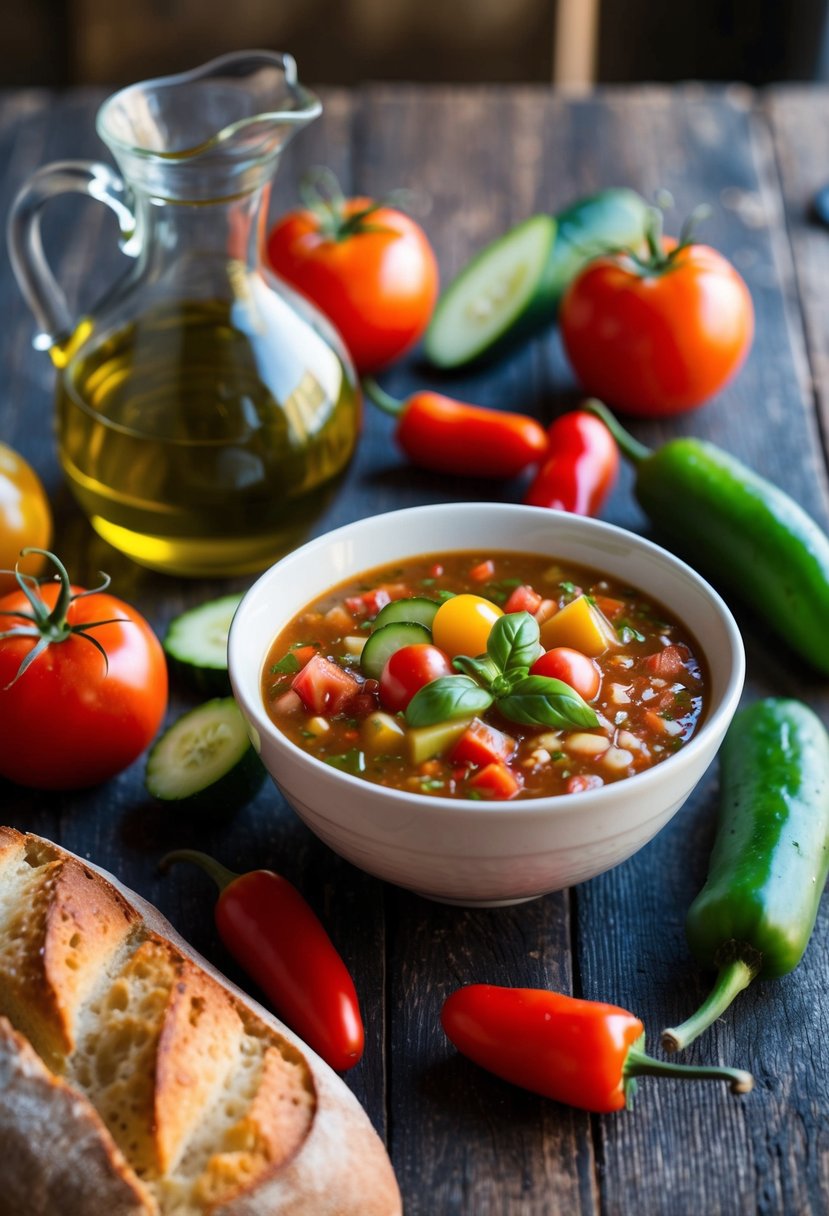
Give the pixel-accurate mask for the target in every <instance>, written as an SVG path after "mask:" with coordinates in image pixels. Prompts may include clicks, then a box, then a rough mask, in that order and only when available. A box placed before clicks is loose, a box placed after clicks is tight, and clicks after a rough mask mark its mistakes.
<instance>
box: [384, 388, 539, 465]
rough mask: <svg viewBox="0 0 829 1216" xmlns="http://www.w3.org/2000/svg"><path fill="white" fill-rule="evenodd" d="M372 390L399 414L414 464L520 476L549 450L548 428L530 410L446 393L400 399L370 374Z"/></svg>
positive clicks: (399, 433) (400, 434) (402, 439)
mask: <svg viewBox="0 0 829 1216" xmlns="http://www.w3.org/2000/svg"><path fill="white" fill-rule="evenodd" d="M363 389H364V391H365V393H366V396H367V397H369V398H370V400H371V401H373V402H374V404H375V405H376V406H378V407H379V408H380V409H381V410H383V411H384V412H385V413H387V414H391V415H392V416H393V417H395V418H397V429H396V431H395V437H396V439H397V442H398V444H399V445H400V447H401V448H402V450H403V452H405V454H406V456H408V458H409V460H410V461H411V462H412V464H416V465H418V466H419V467H420V468H422V469H431V470H432V471H433V472H435V473H452V474H455V475H457V476H464V477H498V478H500V477H514V476H515V475H516V473H520V472H521V470H522V469H525V468H527V466H528V465H531V464H536V463H537V462H538V461H539V460H540V459H541V458H542V456H543V455H544V453H545V452H546V451H547V443H548V441H547V436H546V434H545V431H544V428H543V427H542V426H541V424H540V423H539V422H536V420H535V419H534V418H530V417H529V415H527V414H516V413H509V412H507V411H506V410H494V409H488V408H487V407H486V406H483V405H467V404H466V403H465V402H463V401H455V400H454V399H453V398H452V397H444V396H442V395H441V394H440V393H432V392H421V393H413V394H412V396H411V397H409V398H408V399H407V400H406V401H397V400H396V399H395V398H394V397H391V396H389V394H388V393H386V392H384V391H383V389H381V388H380V385H379V384H377V383H376V381H374V380H372V379H371V378H369V377H366V378H365V379H364V380H363Z"/></svg>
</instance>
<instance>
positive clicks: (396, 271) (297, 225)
mask: <svg viewBox="0 0 829 1216" xmlns="http://www.w3.org/2000/svg"><path fill="white" fill-rule="evenodd" d="M268 256H269V258H270V261H271V265H272V266H273V268H274V270H275V271H276V273H277V274H279V275H281V276H282V277H283V278H284V279H287V280H288V282H289V283H291V284H292V285H293V286H294V287H296V288H297V289H298V290H299V291H300V292H302V294H303V295H305V296H307V297H308V298H309V299H310V300H311V301H312V302H313V303H314V304H316V305H317V307H318V308H319V309H321V311H322V312H324V313H325V315H326V316H327V317H328V318H329V320H330V321H332V322H333V323H334V325H335V326H336V328H337V329H338V330H339V332H340V334H341V335H342V338H343V341H344V342H345V344H346V346H347V347H348V350H349V352H350V354H351V357H352V359H353V360H354V363H355V366H356V368H357V370H358V371H359V372H360V373H361V374H362V373H365V372H370V371H376V370H377V369H378V368H380V367H384V366H385V365H386V364H388V363H391V362H392V360H393V359H396V358H397V357H398V356H399V355H401V354H402V353H403V352H404V351H405V350H407V349H408V348H409V347H410V346H412V345H413V344H414V343H415V342H416V341H417V340H418V338H419V337H420V336H421V334H422V333H423V331H424V330H425V329H426V326H427V325H428V323H429V320H430V318H431V315H432V310H433V308H434V306H435V301H436V299H437V293H438V266H437V260H436V258H435V254H434V251H433V250H432V247H431V245H430V243H429V241H428V239H427V237H426V234H425V233H424V231H423V229H422V228H421V227H420V226H419V224H417V223H415V221H414V220H413V219H411V218H410V217H409V216H408V215H406V214H405V213H404V212H402V211H399V210H397V209H396V208H394V207H387V206H383V205H382V204H381V203H376V202H374V201H372V200H371V199H368V198H349V199H346V198H344V197H343V196H342V194H341V192H340V191H339V187H336V188H335V191H334V193H333V195H329V197H319V196H318V197H317V198H316V199H315V201H314V203H313V205H312V206H310V207H308V208H307V209H304V210H297V211H291V212H289V213H288V214H287V215H285V216H283V217H282V219H281V220H279V222H278V223H277V224H276V225H275V227H274V228H273V229H272V230H271V233H270V235H269V237H268Z"/></svg>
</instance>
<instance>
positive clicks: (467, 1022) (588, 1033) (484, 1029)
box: [441, 984, 754, 1114]
mask: <svg viewBox="0 0 829 1216" xmlns="http://www.w3.org/2000/svg"><path fill="white" fill-rule="evenodd" d="M441 1022H442V1023H443V1029H444V1030H445V1031H446V1034H447V1036H448V1037H449V1039H450V1040H451V1041H452V1043H454V1045H455V1047H457V1049H458V1051H460V1052H462V1053H463V1055H465V1056H468V1057H469V1058H470V1060H474V1062H475V1063H476V1064H480V1065H481V1067H482V1068H486V1069H488V1070H489V1071H490V1072H493V1073H495V1074H496V1076H499V1077H502V1078H503V1079H504V1080H505V1081H511V1082H512V1083H513V1084H514V1085H520V1086H522V1087H523V1088H524V1089H529V1090H532V1092H533V1093H537V1094H542V1095H543V1096H544V1097H546V1098H554V1099H555V1100H556V1101H557V1102H566V1103H568V1104H569V1105H570V1106H578V1107H580V1108H581V1109H582V1110H590V1111H596V1112H597V1113H599V1114H606V1113H608V1112H609V1111H614V1110H621V1109H622V1107H623V1106H625V1104H626V1103H627V1104H628V1105H632V1099H633V1094H634V1092H635V1089H636V1080H635V1078H636V1077H637V1076H641V1075H645V1074H647V1075H651V1076H666V1077H685V1078H688V1079H689V1080H693V1079H695V1078H697V1079H719V1080H723V1081H728V1082H729V1083H730V1085H731V1090H732V1093H748V1091H749V1090H750V1089H751V1088H752V1086H753V1084H754V1079H753V1077H752V1076H751V1073H748V1072H743V1071H742V1070H741V1069H737V1068H696V1067H692V1066H688V1065H682V1064H673V1063H670V1062H668V1061H662V1060H655V1059H653V1058H652V1057H651V1056H648V1055H646V1054H645V1051H644V1046H645V1033H644V1027H643V1025H642V1023H641V1022H640V1020H639V1018H637V1017H635V1016H634V1015H633V1014H632V1013H628V1012H627V1010H625V1009H619V1008H618V1007H617V1006H616V1005H606V1004H603V1003H602V1002H599V1001H581V1000H577V999H576V998H574V997H570V996H564V995H563V994H562V993H559V992H549V991H547V990H546V989H537V988H499V987H496V986H494V985H491V984H469V985H468V986H467V987H465V988H459V989H458V990H457V991H456V992H453V993H452V995H451V996H450V997H449V998H448V999H447V1000H446V1002H445V1003H444V1006H443V1010H442V1012H441Z"/></svg>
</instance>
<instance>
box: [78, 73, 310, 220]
mask: <svg viewBox="0 0 829 1216" xmlns="http://www.w3.org/2000/svg"><path fill="white" fill-rule="evenodd" d="M321 113H322V104H321V102H320V100H319V98H318V97H317V96H316V95H315V94H314V93H313V92H311V91H310V90H309V89H306V88H305V87H304V85H302V84H300V82H299V80H298V78H297V70H296V63H295V62H294V59H293V57H292V56H291V55H287V54H280V53H278V52H274V51H241V52H237V53H233V54H229V55H223V56H221V57H220V58H218V59H213V60H211V61H210V62H209V63H206V64H203V65H202V66H201V67H198V68H194V69H193V70H192V71H189V72H180V73H178V74H176V75H174V76H161V77H158V78H156V79H154V80H148V81H143V82H141V83H139V84H134V85H129V86H128V87H127V88H124V89H121V90H120V91H119V92H117V93H115V94H114V95H113V96H112V97H110V98H109V99H108V100H107V101H105V102H104V104H103V105H102V106H101V109H100V110H99V111H98V117H97V130H98V134H99V135H100V137H101V139H102V140H103V141H104V143H105V144H106V145H107V146H108V147H109V149H110V151H111V152H112V154H113V156H114V157H115V159H116V160H117V161H118V164H119V167H120V169H121V171H122V173H123V174H124V177H125V178H126V179H127V181H128V182H129V183H130V185H131V186H134V187H136V188H137V189H139V190H144V191H147V192H148V193H150V194H152V195H154V196H156V197H160V198H163V199H173V200H193V201H200V200H203V199H205V198H208V197H216V195H217V188H218V187H219V186H220V179H222V178H224V179H225V180H224V182H223V184H221V190H220V191H219V192H220V193H224V192H225V191H227V190H229V191H231V192H238V191H240V190H247V189H251V188H255V186H256V185H257V184H258V182H259V180H260V179H261V180H263V181H264V180H266V179H267V178H268V177H269V176H270V175H271V174H272V173H273V168H274V165H273V162H274V161H275V159H276V158H277V157H278V155H279V153H280V152H281V150H282V148H283V147H284V146H285V144H286V143H287V142H288V140H289V139H290V138H291V136H292V135H294V134H295V133H296V132H297V131H298V130H300V129H301V128H302V127H304V126H306V125H307V124H308V123H309V122H311V121H313V119H315V118H317V117H318V116H319V115H320V114H321ZM240 179H241V180H240Z"/></svg>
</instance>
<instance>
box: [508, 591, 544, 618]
mask: <svg viewBox="0 0 829 1216" xmlns="http://www.w3.org/2000/svg"><path fill="white" fill-rule="evenodd" d="M542 599H543V597H542V596H540V595H539V594H538V592H537V591H534V590H533V588H532V587H531V586H530V585H529V583H524V585H523V586H521V587H516V588H515V590H514V591H513V593H512V594H511V595H510V597H509V599H508V600H507V602H506V604H504V612H529V614H530V616H533V615H534V614H535V613H536V612H537V611H538V609H539V608H540V607H541V603H542Z"/></svg>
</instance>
